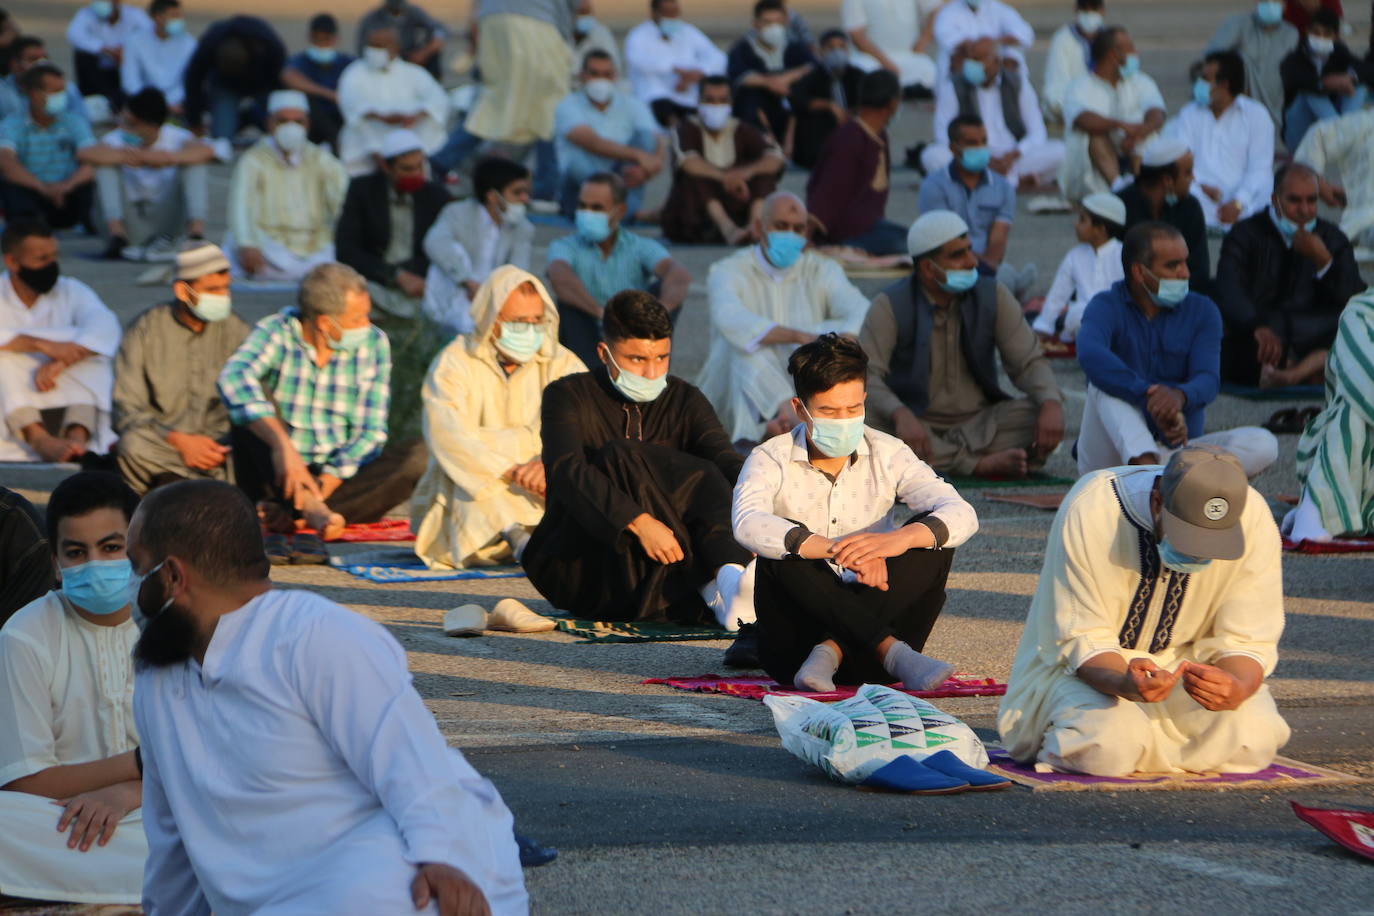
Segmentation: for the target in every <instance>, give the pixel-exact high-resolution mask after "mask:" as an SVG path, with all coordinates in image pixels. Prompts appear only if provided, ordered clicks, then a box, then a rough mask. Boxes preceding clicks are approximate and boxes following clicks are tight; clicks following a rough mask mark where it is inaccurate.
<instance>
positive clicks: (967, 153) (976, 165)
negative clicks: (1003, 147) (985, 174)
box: [959, 146, 992, 172]
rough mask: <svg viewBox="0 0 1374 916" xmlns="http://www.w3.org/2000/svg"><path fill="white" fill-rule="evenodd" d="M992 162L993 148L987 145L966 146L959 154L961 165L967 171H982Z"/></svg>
mask: <svg viewBox="0 0 1374 916" xmlns="http://www.w3.org/2000/svg"><path fill="white" fill-rule="evenodd" d="M990 162H992V150H990V149H988V148H987V147H986V146H966V147H964V151H963V152H961V153H960V154H959V165H960V166H961V167H962V168H963V170H964V171H965V172H981V171H983V170H984V169H986V168H987V167H988V163H990Z"/></svg>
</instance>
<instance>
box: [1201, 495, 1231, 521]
mask: <svg viewBox="0 0 1374 916" xmlns="http://www.w3.org/2000/svg"><path fill="white" fill-rule="evenodd" d="M1230 511H1231V504H1230V503H1228V502H1227V501H1226V500H1224V499H1222V498H1221V497H1220V496H1214V497H1212V498H1211V499H1209V500H1207V503H1206V505H1204V506H1203V507H1202V514H1203V515H1205V516H1207V518H1208V520H1209V521H1213V522H1219V521H1221V520H1222V519H1224V518H1225V517H1226V513H1227V512H1230Z"/></svg>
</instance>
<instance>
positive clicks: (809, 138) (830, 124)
mask: <svg viewBox="0 0 1374 916" xmlns="http://www.w3.org/2000/svg"><path fill="white" fill-rule="evenodd" d="M879 2H884V3H885V2H888V0H879ZM846 8H847V7H846ZM820 52H821V53H820V61H819V63H818V64H817V66H815V67H812V68H811V71H810V72H809V73H807V74H806V75H805V76H803V77H802V78H801V79H799V80H797V82H796V83H795V84H793V86H792V97H791V99H790V100H789V104H790V105H791V106H792V112H793V114H794V115H795V116H796V118H797V129H796V131H795V132H794V133H793V137H792V161H793V162H795V163H796V164H797V165H800V166H802V167H803V168H808V169H809V168H811V167H812V166H813V165H815V164H816V157H817V156H819V155H820V152H821V147H822V146H824V145H825V141H826V140H829V139H830V135H831V134H833V133H834V132H835V129H836V128H838V127H839V126H840V125H841V124H843V123H844V122H846V121H848V120H849V117H850V115H851V114H852V111H853V109H854V108H856V107H857V106H858V104H859V83H860V81H862V79H863V75H864V71H863V70H861V69H859V67H857V66H856V65H854V64H853V63H851V61H850V59H849V49H848V44H847V42H846V41H845V37H844V33H843V32H841V31H840V30H839V29H830V30H828V31H826V32H823V33H821V45H820Z"/></svg>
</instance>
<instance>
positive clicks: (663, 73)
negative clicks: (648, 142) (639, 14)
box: [625, 0, 726, 127]
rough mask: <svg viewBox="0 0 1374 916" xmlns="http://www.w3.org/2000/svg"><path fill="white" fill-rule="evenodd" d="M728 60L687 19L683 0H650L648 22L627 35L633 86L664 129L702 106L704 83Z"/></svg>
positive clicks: (626, 41)
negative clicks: (699, 102) (681, 1)
mask: <svg viewBox="0 0 1374 916" xmlns="http://www.w3.org/2000/svg"><path fill="white" fill-rule="evenodd" d="M725 64H726V57H725V52H724V51H722V50H721V49H720V48H717V47H716V46H715V44H714V43H712V41H711V39H709V38H707V37H706V33H705V32H703V31H702V30H701V29H699V28H697V27H696V26H694V25H692V24H691V23H688V22H686V21H684V20H683V18H682V4H681V3H680V2H679V0H650V3H649V19H648V21H647V22H641V23H640V24H639V25H637V26H635V27H634V28H633V29H630V33H629V34H628V35H626V36H625V66H626V67H628V68H629V72H630V86H631V87H632V88H633V89H634V94H635V96H636V97H637V98H638V99H639V100H640V101H642V102H643V103H644V104H646V105H648V106H649V107H650V108H651V109H652V110H653V113H654V117H655V118H657V119H658V123H659V124H661V125H663V126H664V127H672V126H674V125H675V124H676V123H677V121H678V119H679V118H684V117H686V116H687V115H690V114H692V113H694V112H695V111H696V110H697V99H698V96H699V93H700V88H701V81H702V80H703V79H705V78H706V77H708V76H717V75H719V74H722V73H724V72H725Z"/></svg>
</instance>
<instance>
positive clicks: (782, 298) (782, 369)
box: [697, 191, 868, 442]
mask: <svg viewBox="0 0 1374 916" xmlns="http://www.w3.org/2000/svg"><path fill="white" fill-rule="evenodd" d="M806 230H807V213H806V207H805V205H804V204H802V202H801V200H800V199H798V198H797V196H796V195H794V194H792V193H791V192H790V191H778V192H777V193H775V194H773V195H772V196H770V197H769V198H768V199H767V200H765V201H764V203H763V207H762V208H761V210H760V212H759V215H758V218H757V219H756V220H755V223H754V227H753V231H754V233H755V234H756V236H757V237H758V239H759V242H758V244H756V245H753V246H751V247H749V248H747V249H745V250H743V251H739V252H736V253H735V254H732V255H730V256H729V257H727V258H725V259H724V260H723V261H717V262H716V263H715V264H714V265H713V266H712V267H711V272H710V274H709V275H708V277H707V281H706V283H707V298H708V300H709V302H710V306H711V343H710V349H709V350H708V354H707V357H706V365H705V366H704V367H703V368H702V370H701V374H700V375H699V376H698V378H697V385H698V386H699V387H700V388H701V393H702V394H704V395H706V399H707V400H708V401H710V402H711V405H712V406H713V407H715V409H716V414H717V415H718V416H719V417H720V421H721V424H722V425H723V426H724V427H725V431H726V432H727V433H728V434H729V435H730V439H731V441H734V442H738V441H740V440H744V441H747V442H759V441H761V440H763V439H764V438H771V437H772V436H776V435H778V434H780V433H784V432H787V431H789V430H791V429H792V428H793V427H794V426H796V425H797V424H798V423H800V422H801V418H800V417H798V416H797V414H796V412H795V410H794V409H793V406H792V394H791V391H792V388H791V383H790V380H789V379H788V376H787V360H788V357H789V356H790V355H791V353H792V351H794V350H795V349H796V348H797V346H798V345H799V344H807V343H810V342H811V341H813V340H815V339H816V338H817V337H818V336H819V335H821V334H826V333H829V332H832V331H833V332H837V333H840V334H848V335H849V336H851V337H856V336H858V333H859V327H860V326H861V325H862V324H863V320H864V315H865V314H866V313H867V312H868V300H867V299H865V298H864V295H863V294H862V293H860V292H859V291H858V289H856V288H855V287H854V284H852V283H850V282H849V279H848V278H847V277H846V276H845V274H844V270H843V269H842V268H841V267H840V265H839V264H838V263H837V262H835V261H833V260H831V259H830V258H827V257H824V256H822V255H819V254H816V253H815V252H814V251H807V250H805V248H806Z"/></svg>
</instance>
